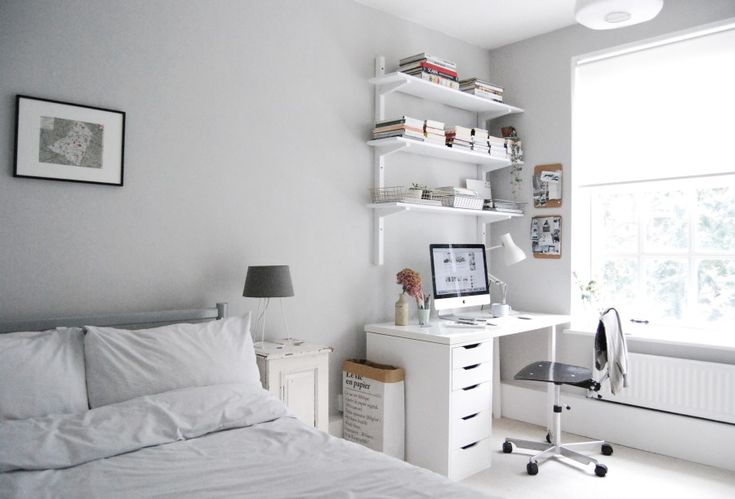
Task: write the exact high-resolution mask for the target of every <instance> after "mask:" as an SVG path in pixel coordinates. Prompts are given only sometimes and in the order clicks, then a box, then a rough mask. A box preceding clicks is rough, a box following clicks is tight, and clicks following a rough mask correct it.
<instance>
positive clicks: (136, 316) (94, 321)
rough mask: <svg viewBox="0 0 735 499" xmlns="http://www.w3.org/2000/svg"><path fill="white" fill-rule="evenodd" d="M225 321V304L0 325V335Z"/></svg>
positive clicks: (7, 322) (1, 323) (10, 322)
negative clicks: (79, 328) (78, 328)
mask: <svg viewBox="0 0 735 499" xmlns="http://www.w3.org/2000/svg"><path fill="white" fill-rule="evenodd" d="M225 317H227V303H224V302H222V303H217V305H216V306H214V307H211V308H191V309H186V310H163V311H158V312H133V313H126V314H111V315H89V316H81V317H57V318H50V319H31V320H19V321H0V333H10V332H13V331H43V330H46V329H53V328H55V327H75V326H76V327H82V326H117V327H122V326H125V327H127V328H132V329H136V328H137V329H140V328H144V327H155V326H161V325H164V324H173V323H176V322H202V321H208V320H218V319H224V318H225Z"/></svg>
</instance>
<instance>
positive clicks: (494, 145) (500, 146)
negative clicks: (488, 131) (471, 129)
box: [487, 135, 508, 159]
mask: <svg viewBox="0 0 735 499" xmlns="http://www.w3.org/2000/svg"><path fill="white" fill-rule="evenodd" d="M487 142H488V144H490V156H492V157H493V158H498V159H508V151H507V150H506V149H505V139H504V138H502V137H493V136H492V135H489V136H488V138H487Z"/></svg>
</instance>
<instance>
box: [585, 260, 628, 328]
mask: <svg viewBox="0 0 735 499" xmlns="http://www.w3.org/2000/svg"><path fill="white" fill-rule="evenodd" d="M593 275H598V276H600V277H599V282H600V287H599V289H600V305H602V306H603V307H616V308H618V309H619V310H620V311H621V313H623V310H625V312H624V313H626V315H630V314H635V313H637V312H638V311H636V310H631V307H633V306H634V304H635V301H636V298H637V296H638V260H637V259H636V258H610V259H607V260H605V261H603V263H602V265H601V266H600V268H599V270H598V271H597V272H595V273H594V274H593Z"/></svg>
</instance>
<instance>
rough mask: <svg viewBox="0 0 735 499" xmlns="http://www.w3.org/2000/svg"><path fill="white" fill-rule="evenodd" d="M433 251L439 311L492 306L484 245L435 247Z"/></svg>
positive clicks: (435, 288)
mask: <svg viewBox="0 0 735 499" xmlns="http://www.w3.org/2000/svg"><path fill="white" fill-rule="evenodd" d="M429 251H430V253H431V280H432V284H433V287H434V308H435V309H436V310H447V309H452V308H463V307H473V306H478V305H486V304H489V303H490V289H489V286H488V281H487V259H486V254H485V245H484V244H432V245H430V248H429Z"/></svg>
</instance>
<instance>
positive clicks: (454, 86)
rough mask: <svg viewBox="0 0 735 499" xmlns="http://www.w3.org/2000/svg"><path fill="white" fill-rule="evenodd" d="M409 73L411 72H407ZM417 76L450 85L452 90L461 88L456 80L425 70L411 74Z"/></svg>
mask: <svg viewBox="0 0 735 499" xmlns="http://www.w3.org/2000/svg"><path fill="white" fill-rule="evenodd" d="M406 74H409V73H406ZM411 76H414V77H416V78H420V79H422V80H426V81H430V82H431V83H436V84H437V85H441V86H443V87H449V88H451V89H452V90H459V83H457V82H456V81H452V80H450V79H448V78H444V77H441V76H437V75H432V74H429V73H427V72H425V71H422V72H421V73H420V74H415V75H411Z"/></svg>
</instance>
